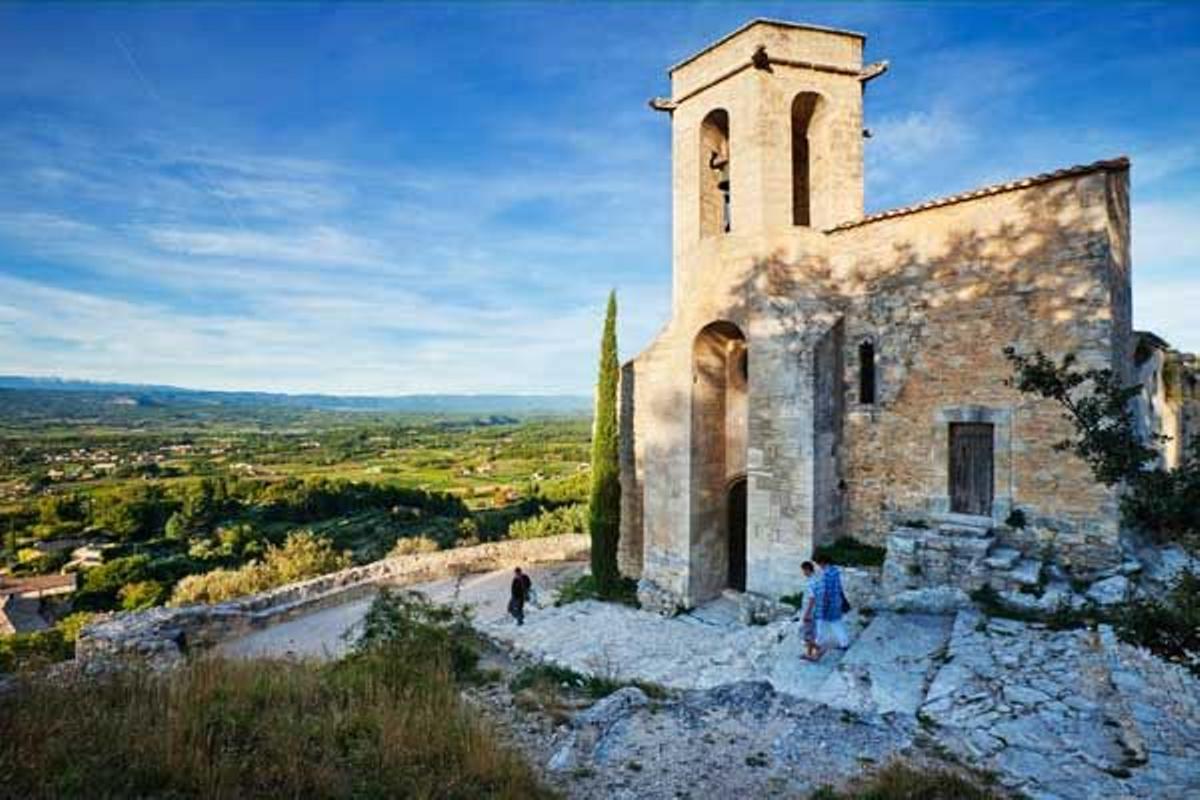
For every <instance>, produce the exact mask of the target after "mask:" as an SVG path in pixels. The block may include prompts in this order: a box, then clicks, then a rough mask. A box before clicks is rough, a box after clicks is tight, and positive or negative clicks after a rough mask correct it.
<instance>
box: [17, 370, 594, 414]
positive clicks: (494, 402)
mask: <svg viewBox="0 0 1200 800" xmlns="http://www.w3.org/2000/svg"><path fill="white" fill-rule="evenodd" d="M9 392H15V393H21V394H24V393H35V394H40V395H42V396H43V397H45V396H47V395H58V396H59V398H60V399H61V400H63V401H67V400H70V397H69V396H67V395H71V396H75V397H76V399H77V400H78V401H85V398H86V401H85V402H84V403H83V404H86V405H90V406H96V405H112V406H125V407H134V408H150V407H162V408H170V407H191V408H196V407H198V406H200V407H215V408H225V409H230V410H234V409H239V408H250V407H256V408H262V407H267V408H280V409H294V410H314V411H364V412H385V411H390V412H406V413H412V414H536V413H549V414H576V413H587V412H589V411H591V407H592V402H591V399H590V398H588V397H584V396H581V395H520V394H411V395H398V396H394V397H357V396H350V397H347V396H338V395H325V394H279V393H274V392H221V391H209V390H205V389H181V388H179V387H176V386H159V385H151V384H129V383H105V382H96V381H80V380H71V379H65V378H30V377H25V376H20V375H0V401H2V399H3V398H2V395H3V394H8V393H9ZM9 399H10V400H12V399H17V398H13V397H12V396H11V395H10V397H9ZM4 406H5V404H4V403H3V402H0V413H3V410H4Z"/></svg>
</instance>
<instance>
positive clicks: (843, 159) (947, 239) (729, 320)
mask: <svg viewBox="0 0 1200 800" xmlns="http://www.w3.org/2000/svg"><path fill="white" fill-rule="evenodd" d="M863 44H864V37H863V36H862V35H860V34H857V33H851V32H847V31H839V30H829V29H824V28H818V27H814V26H810V25H801V24H794V23H787V22H776V21H770V20H755V21H753V22H750V23H748V24H747V25H745V26H743V27H741V28H739V29H738V30H736V31H734V32H733V33H731V34H729V35H728V36H726V37H725V38H723V39H721V40H720V41H718V42H716V43H714V44H712V45H711V46H709V47H707V48H705V49H704V50H702V51H701V52H699V53H696V54H695V55H693V56H691V57H690V58H687V59H686V60H684V61H682V62H680V63H679V64H677V65H675V66H674V67H673V68H672V69H671V70H670V76H671V97H670V98H656V99H655V100H653V101H651V105H652V107H653V108H655V109H657V110H659V111H663V112H666V113H668V114H669V116H670V120H671V131H672V162H673V167H672V189H673V220H674V221H673V288H672V313H671V319H670V321H669V322H668V323H667V324H666V326H665V327H664V328H663V329H662V331H661V332H660V333H659V334H658V336H657V337H656V338H655V339H654V341H653V342H652V343H651V344H650V345H649V346H648V347H647V348H646V349H645V350H644V351H643V352H642V353H640V354H639V355H638V356H637V357H636V358H634V359H633V360H632V361H630V362H628V363H627V364H625V365H624V366H623V369H622V387H621V435H622V488H623V500H622V503H623V507H622V530H621V550H620V559H621V566H622V569H623V570H624V572H625V573H626V574H629V575H633V576H637V577H640V578H641V579H642V580H641V584H640V585H641V587H642V595H643V601H644V602H645V603H646V604H647V605H649V606H651V607H658V608H670V607H678V606H683V607H691V606H694V605H696V604H698V603H701V602H704V601H705V600H707V599H709V598H712V597H714V596H716V595H719V594H721V593H722V592H724V591H726V590H728V589H734V590H738V591H749V592H755V593H759V594H762V595H766V596H769V597H778V596H780V595H781V594H784V593H790V592H794V591H796V590H797V588H799V585H800V572H799V568H800V562H801V561H802V560H804V559H806V558H809V557H810V556H811V554H812V551H813V548H814V547H815V546H817V545H819V544H822V543H824V542H829V541H832V540H834V539H836V538H838V537H840V536H843V535H851V536H854V537H856V538H858V539H861V540H865V541H871V542H874V543H877V544H882V543H883V542H884V541H885V540H886V537H887V535H888V532H889V531H890V530H892V528H893V527H894V526H897V525H907V526H909V527H910V528H911V527H916V528H918V529H919V528H922V527H926V526H928V527H929V528H930V529H931V530H933V529H936V528H937V527H938V526H939V525H957V526H964V527H966V528H968V529H970V528H977V529H979V530H987V531H993V530H995V531H1001V532H1003V533H1004V536H1005V537H1006V543H1010V544H1011V546H1013V547H1018V548H1020V549H1022V550H1024V551H1025V552H1033V551H1034V550H1035V549H1036V551H1037V552H1039V553H1045V552H1049V551H1052V552H1053V553H1054V554H1055V557H1056V558H1058V559H1059V560H1060V561H1061V562H1062V563H1063V564H1065V565H1067V566H1068V567H1069V568H1071V569H1076V570H1081V571H1087V570H1098V569H1102V568H1104V567H1105V566H1106V565H1109V564H1111V563H1112V562H1113V561H1114V559H1117V558H1119V557H1120V553H1119V545H1118V532H1119V531H1118V528H1119V517H1118V504H1117V497H1116V495H1115V493H1114V492H1112V491H1110V490H1108V489H1106V488H1105V487H1103V486H1101V485H1099V484H1097V483H1096V482H1095V481H1094V480H1093V479H1092V477H1091V474H1090V472H1089V470H1088V468H1087V466H1086V465H1085V464H1084V463H1083V462H1082V461H1080V460H1078V459H1076V458H1073V457H1071V456H1069V455H1066V454H1063V453H1060V452H1057V451H1055V450H1054V447H1053V445H1054V443H1055V442H1057V441H1059V440H1060V439H1062V438H1064V437H1065V436H1067V435H1068V434H1069V433H1070V429H1069V425H1068V423H1067V422H1066V421H1065V420H1064V419H1063V417H1062V415H1061V413H1060V411H1059V410H1058V409H1057V408H1056V407H1055V406H1054V405H1053V404H1051V403H1049V402H1046V401H1041V400H1033V399H1031V398H1029V397H1026V396H1022V395H1021V394H1019V393H1018V392H1017V391H1016V390H1014V389H1011V388H1009V387H1007V386H1006V385H1005V379H1006V378H1007V377H1009V376H1010V375H1011V368H1010V365H1009V364H1008V363H1007V362H1006V360H1005V357H1004V354H1003V352H1002V351H1003V348H1004V347H1006V346H1013V347H1016V348H1017V349H1018V350H1020V351H1024V352H1029V351H1032V350H1035V349H1041V350H1042V351H1044V352H1046V353H1047V354H1050V355H1052V356H1055V357H1057V356H1061V355H1063V354H1065V353H1068V352H1071V353H1075V354H1077V355H1078V357H1079V358H1080V361H1081V363H1082V365H1084V366H1087V367H1108V368H1112V369H1114V370H1116V371H1117V372H1118V373H1120V374H1121V375H1124V376H1128V377H1129V379H1130V380H1132V379H1133V378H1134V365H1133V351H1134V347H1135V337H1134V332H1133V330H1132V325H1131V311H1130V272H1129V271H1130V256H1129V164H1128V162H1127V161H1126V160H1125V159H1124V158H1116V159H1113V160H1110V161H1100V162H1096V163H1093V164H1088V165H1084V166H1074V167H1069V168H1066V169H1061V170H1058V171H1056V172H1051V173H1047V174H1043V175H1037V176H1035V177H1030V178H1025V179H1022V180H1016V181H1012V182H1010V183H1004V184H999V185H994V186H987V187H984V188H980V189H976V190H973V191H969V192H965V193H962V194H957V195H953V196H950V197H945V198H941V199H937V200H931V201H929V202H925V203H922V204H920V205H916V206H912V207H906V208H898V209H894V210H891V211H885V212H882V213H877V214H872V215H869V216H867V215H864V212H863V140H864V137H865V136H866V135H867V134H866V132H865V131H864V129H863V94H864V91H865V89H866V88H867V84H868V83H869V82H871V81H872V80H874V79H875V78H877V77H878V76H880V75H881V74H883V73H884V72H885V71H886V67H887V65H886V62H884V63H878V64H870V65H864V64H863V60H862V55H863ZM1016 510H1019V511H1020V512H1021V514H1020V515H1014V516H1010V515H1012V513H1013V512H1014V511H1016ZM1019 517H1023V518H1024V520H1025V521H1026V524H1025V525H1024V526H1021V525H1018V524H1016V523H1015V522H1013V523H1012V524H1006V523H1007V522H1011V521H1012V520H1014V519H1017V518H1019Z"/></svg>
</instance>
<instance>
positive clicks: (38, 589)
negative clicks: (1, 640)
mask: <svg viewBox="0 0 1200 800" xmlns="http://www.w3.org/2000/svg"><path fill="white" fill-rule="evenodd" d="M75 586H76V578H75V575H74V574H70V575H35V576H32V577H28V578H14V577H12V576H10V575H0V635H10V634H14V633H29V632H30V631H40V630H45V629H46V628H48V627H50V626H51V625H52V624H53V619H52V614H50V613H49V611H50V609H49V607H48V603H47V598H58V599H63V598H65V597H67V596H69V595H70V594H71V593H72V592H74V591H75Z"/></svg>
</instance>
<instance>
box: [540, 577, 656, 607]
mask: <svg viewBox="0 0 1200 800" xmlns="http://www.w3.org/2000/svg"><path fill="white" fill-rule="evenodd" d="M580 600H609V601H612V602H615V603H623V604H624V605H627V606H632V607H633V608H641V603H639V602H638V599H637V581H635V580H633V579H632V578H620V579H618V581H617V585H616V587H615V589H614V591H612V592H610V593H608V594H605V593H604V592H602V591H601V589H600V585H599V584H598V583H597V582H596V579H595V578H593V577H592V576H591V575H580V576H579V577H578V578H576V579H575V580H573V581H570V582H568V583H564V584H563V585H562V586H560V587H558V592H557V593H556V594H555V596H554V605H556V606H565V605H567V604H568V603H577V602H579V601H580Z"/></svg>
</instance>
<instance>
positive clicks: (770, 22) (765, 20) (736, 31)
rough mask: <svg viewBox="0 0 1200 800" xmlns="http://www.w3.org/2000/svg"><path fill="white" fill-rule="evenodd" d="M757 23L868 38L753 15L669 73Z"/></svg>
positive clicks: (670, 69)
mask: <svg viewBox="0 0 1200 800" xmlns="http://www.w3.org/2000/svg"><path fill="white" fill-rule="evenodd" d="M755 25H774V26H775V27H777V28H792V29H793V30H802V31H815V32H817V33H832V34H836V35H839V36H851V37H853V38H855V39H861V40H863V41H866V39H867V35H866V34H865V33H859V32H858V31H851V30H843V29H841V28H830V27H827V26H824V25H810V24H808V23H806V22H789V21H788V20H784V19H775V18H773V17H753V18H752V19H749V20H746V21H745V22H743V23H742V24H741V25H739V26H737V27H736V28H734V29H733V30H732V31H730V32H729V33H727V34H725V35H724V36H722V37H721V38H720V39H717V40H716V41H715V42H711V43H709V44H707V45H705V46H704V47H702V48H700V49H699V50H697V51H696V52H694V53H692V54H691V55H690V56H687V57H686V58H684V59H683V60H681V61H676V62H675V63H674V64H672V65H671V66H670V67H668V68H667V74H668V75H670V74H671V73H672V72H674V71H675V70H677V69H679V68H680V67H683V66H686V65H688V64H690V63H692V62H693V61H695V60H696V59H698V58H699V57H700V56H702V55H704V54H705V53H707V52H709V51H710V50H715V49H717V48H718V47H720V46H721V45H723V44H725V43H726V42H728V41H729V40H730V39H732V38H733V37H735V36H737V35H738V34H740V33H743V32H745V31H747V30H749V29H750V28H753V27H754V26H755Z"/></svg>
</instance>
